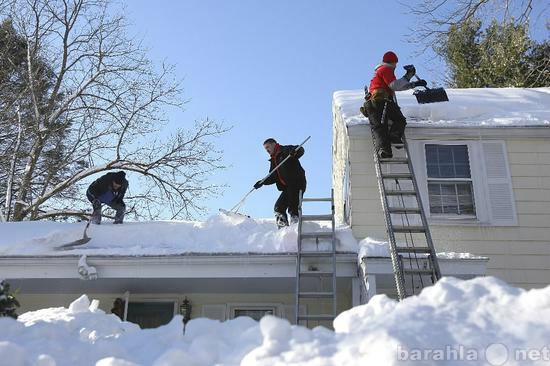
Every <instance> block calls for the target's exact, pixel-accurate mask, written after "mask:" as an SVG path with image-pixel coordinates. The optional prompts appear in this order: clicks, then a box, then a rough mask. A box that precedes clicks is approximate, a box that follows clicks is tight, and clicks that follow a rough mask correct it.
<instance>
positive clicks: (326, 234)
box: [300, 231, 332, 239]
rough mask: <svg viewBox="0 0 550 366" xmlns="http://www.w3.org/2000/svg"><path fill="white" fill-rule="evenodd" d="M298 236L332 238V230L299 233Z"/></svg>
mask: <svg viewBox="0 0 550 366" xmlns="http://www.w3.org/2000/svg"><path fill="white" fill-rule="evenodd" d="M300 237H301V238H302V239H304V238H306V239H307V238H332V231H319V232H318V233H301V234H300Z"/></svg>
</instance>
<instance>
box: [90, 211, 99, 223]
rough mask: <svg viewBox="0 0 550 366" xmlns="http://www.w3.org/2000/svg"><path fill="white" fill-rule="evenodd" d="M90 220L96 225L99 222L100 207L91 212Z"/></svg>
mask: <svg viewBox="0 0 550 366" xmlns="http://www.w3.org/2000/svg"><path fill="white" fill-rule="evenodd" d="M90 222H91V223H92V224H96V225H99V224H101V208H98V209H94V212H92V217H91V218H90Z"/></svg>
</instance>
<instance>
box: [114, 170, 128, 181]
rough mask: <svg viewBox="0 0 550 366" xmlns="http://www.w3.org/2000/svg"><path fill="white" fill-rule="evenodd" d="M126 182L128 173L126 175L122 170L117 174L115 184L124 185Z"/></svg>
mask: <svg viewBox="0 0 550 366" xmlns="http://www.w3.org/2000/svg"><path fill="white" fill-rule="evenodd" d="M125 180H126V173H124V172H123V171H122V170H121V171H119V172H116V173H115V176H114V178H113V182H115V183H116V184H123V183H124V181H125Z"/></svg>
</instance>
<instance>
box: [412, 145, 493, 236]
mask: <svg viewBox="0 0 550 366" xmlns="http://www.w3.org/2000/svg"><path fill="white" fill-rule="evenodd" d="M426 145H466V146H467V148H468V159H469V163H470V177H471V182H472V194H473V199H474V207H475V215H467V216H465V215H454V214H432V213H431V212H430V202H429V195H428V171H427V170H428V169H427V161H426V147H425V146H426ZM409 148H410V153H411V158H412V163H413V167H414V172H415V175H416V180H417V184H418V189H419V190H420V195H421V199H422V205H423V207H424V212H425V213H426V218H427V219H428V220H429V221H430V223H433V224H442V225H479V224H490V213H489V208H488V202H487V200H485V199H483V197H486V192H487V188H486V187H485V179H484V178H483V177H484V176H485V173H484V171H485V170H484V169H485V168H484V163H483V162H484V158H483V151H482V146H481V143H480V142H478V141H474V140H416V141H410V142H409ZM457 180H460V179H457Z"/></svg>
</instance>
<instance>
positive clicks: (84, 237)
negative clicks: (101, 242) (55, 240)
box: [55, 220, 92, 250]
mask: <svg viewBox="0 0 550 366" xmlns="http://www.w3.org/2000/svg"><path fill="white" fill-rule="evenodd" d="M91 222H92V220H88V223H87V224H86V227H85V228H84V235H82V238H80V239H78V240H75V241H72V242H70V243H67V244H63V245H61V246H58V247H56V248H55V250H67V249H71V248H73V247H78V246H80V245H84V244H86V243H87V242H89V241H90V240H92V238H90V237H89V236H88V234H87V233H86V232H87V231H88V227H89V226H90V223H91Z"/></svg>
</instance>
